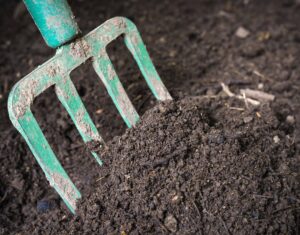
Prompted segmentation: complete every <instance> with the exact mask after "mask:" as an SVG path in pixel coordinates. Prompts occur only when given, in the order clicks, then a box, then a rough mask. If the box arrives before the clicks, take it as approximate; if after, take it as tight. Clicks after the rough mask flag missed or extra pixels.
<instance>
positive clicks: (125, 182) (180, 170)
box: [23, 97, 300, 235]
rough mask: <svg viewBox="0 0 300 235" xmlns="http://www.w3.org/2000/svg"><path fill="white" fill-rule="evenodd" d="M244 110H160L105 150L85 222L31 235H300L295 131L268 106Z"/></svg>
mask: <svg viewBox="0 0 300 235" xmlns="http://www.w3.org/2000/svg"><path fill="white" fill-rule="evenodd" d="M239 102H240V101H237V100H232V99H227V98H205V97H202V98H201V97H195V98H188V99H184V100H182V101H176V102H167V103H162V104H159V105H157V106H155V107H154V108H153V109H151V110H149V111H147V112H146V113H145V115H144V116H143V117H142V120H141V121H140V123H139V124H138V125H137V126H136V127H135V128H132V129H128V130H127V131H126V133H125V134H124V135H122V136H120V137H116V138H114V139H113V140H112V141H111V142H110V143H108V144H107V147H106V148H105V149H104V150H98V151H99V153H100V155H101V156H102V158H103V159H104V162H105V166H104V167H103V168H101V169H100V170H99V171H100V177H99V178H98V179H97V182H98V183H97V186H96V188H95V191H94V192H93V193H91V194H89V195H85V197H84V198H83V200H82V201H81V202H80V203H79V205H78V211H77V215H76V216H75V217H73V218H68V216H66V215H65V214H64V213H63V212H62V211H61V210H59V209H56V210H53V211H51V212H50V213H48V214H43V215H41V216H40V217H38V219H37V220H36V221H34V222H33V223H32V224H30V225H26V226H25V228H24V229H26V231H28V230H29V231H32V232H33V233H40V232H44V233H47V234H49V233H52V234H64V233H66V234H92V233H93V234H123V235H125V234H169V233H173V234H273V233H276V234H292V233H296V231H297V230H298V231H299V223H298V225H297V221H298V222H299V210H297V208H299V206H300V201H299V198H298V196H299V195H300V190H299V175H298V173H299V167H298V168H297V164H296V163H297V161H299V159H297V157H296V154H295V146H294V141H293V132H294V126H293V125H292V124H291V125H289V126H284V127H283V126H280V125H279V124H280V122H279V121H278V120H277V118H276V116H275V115H274V114H273V112H272V110H271V109H270V108H269V105H268V104H265V105H262V106H260V107H258V108H255V109H247V108H245V107H244V104H243V103H239ZM235 107H243V109H236V108H235ZM297 177H298V178H297ZM23 231H24V230H23Z"/></svg>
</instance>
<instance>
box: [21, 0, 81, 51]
mask: <svg viewBox="0 0 300 235" xmlns="http://www.w3.org/2000/svg"><path fill="white" fill-rule="evenodd" d="M24 3H25V5H26V7H27V9H28V11H29V12H30V14H31V16H32V18H33V19H34V22H35V24H36V25H37V27H38V28H39V30H40V32H41V34H42V36H43V38H44V39H45V41H46V43H47V44H48V46H50V47H53V48H56V47H58V46H61V45H63V44H64V43H66V42H68V41H70V40H71V39H73V38H74V37H75V36H76V35H77V34H78V33H79V28H78V26H77V23H76V21H75V20H74V15H73V13H72V11H71V9H70V7H69V5H68V3H67V1H66V0H24Z"/></svg>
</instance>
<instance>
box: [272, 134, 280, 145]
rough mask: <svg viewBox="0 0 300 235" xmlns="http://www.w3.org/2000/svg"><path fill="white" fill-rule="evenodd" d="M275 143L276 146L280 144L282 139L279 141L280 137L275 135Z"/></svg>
mask: <svg viewBox="0 0 300 235" xmlns="http://www.w3.org/2000/svg"><path fill="white" fill-rule="evenodd" d="M273 141H274V143H275V144H278V143H279V141H280V139H279V137H278V136H277V135H275V136H274V137H273Z"/></svg>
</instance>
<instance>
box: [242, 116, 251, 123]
mask: <svg viewBox="0 0 300 235" xmlns="http://www.w3.org/2000/svg"><path fill="white" fill-rule="evenodd" d="M252 120H253V117H251V116H248V117H244V118H243V121H244V123H249V122H251V121H252Z"/></svg>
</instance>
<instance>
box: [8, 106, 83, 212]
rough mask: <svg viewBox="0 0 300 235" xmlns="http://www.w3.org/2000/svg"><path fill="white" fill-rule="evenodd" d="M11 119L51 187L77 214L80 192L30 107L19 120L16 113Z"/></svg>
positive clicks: (12, 113) (12, 114) (11, 115)
mask: <svg viewBox="0 0 300 235" xmlns="http://www.w3.org/2000/svg"><path fill="white" fill-rule="evenodd" d="M10 118H11V119H12V120H13V121H14V123H15V126H16V128H17V129H18V131H19V132H20V133H21V134H22V136H23V137H24V139H25V140H26V142H27V144H28V145H29V147H30V149H31V151H32V153H33V154H34V156H35V158H36V159H37V161H38V163H39V165H40V166H41V168H42V170H43V171H44V173H45V175H46V177H47V180H48V181H49V183H50V185H51V186H53V187H54V188H55V189H56V191H57V192H58V193H59V195H60V196H61V197H62V198H63V199H64V201H65V202H66V204H67V206H68V208H69V209H70V210H71V211H72V212H73V213H75V209H76V200H77V199H79V198H81V195H80V192H79V191H78V190H77V188H76V186H75V185H74V184H73V183H72V181H71V179H70V178H69V176H68V174H67V173H66V172H65V170H64V168H63V167H62V166H61V164H60V162H59V161H58V159H57V158H56V156H55V154H54V152H53V151H52V149H51V147H50V145H49V143H48V141H47V140H46V138H45V136H44V134H43V132H42V130H41V129H40V127H39V125H38V123H37V121H36V119H35V118H34V116H33V114H32V112H31V111H30V109H29V107H28V108H27V110H26V112H25V113H24V115H23V116H22V117H19V118H17V117H15V115H14V112H10Z"/></svg>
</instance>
